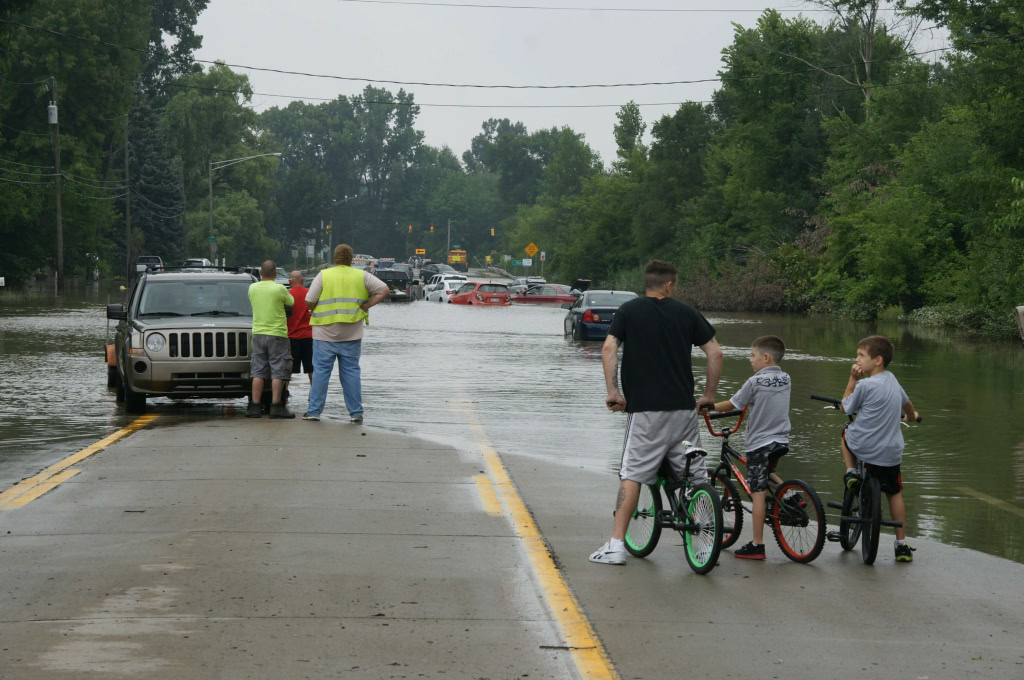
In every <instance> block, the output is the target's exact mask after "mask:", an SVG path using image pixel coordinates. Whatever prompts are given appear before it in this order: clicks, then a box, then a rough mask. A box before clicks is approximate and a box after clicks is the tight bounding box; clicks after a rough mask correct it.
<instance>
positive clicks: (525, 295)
mask: <svg viewBox="0 0 1024 680" xmlns="http://www.w3.org/2000/svg"><path fill="white" fill-rule="evenodd" d="M577 297H579V293H574V292H573V290H572V288H570V287H569V286H565V285H562V284H559V283H546V284H544V285H540V286H533V287H532V288H527V289H526V290H525V291H524V292H522V293H518V294H516V295H513V296H512V302H517V303H535V304H554V305H561V304H565V303H566V302H575V301H576V298H577Z"/></svg>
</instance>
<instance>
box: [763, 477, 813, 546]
mask: <svg viewBox="0 0 1024 680" xmlns="http://www.w3.org/2000/svg"><path fill="white" fill-rule="evenodd" d="M770 521H771V525H772V532H773V533H774V534H775V542H776V543H778V544H779V547H780V548H782V552H784V553H785V554H786V557H788V558H789V559H791V560H793V561H794V562H799V563H801V564H807V563H808V562H812V561H814V559H815V558H816V557H817V556H818V555H820V554H821V549H822V548H823V547H824V546H825V534H826V533H827V532H826V527H825V508H823V507H822V505H821V499H820V498H818V494H817V493H816V492H815V491H814V489H812V488H811V487H810V486H809V485H808V484H806V483H805V482H801V481H800V480H799V479H790V480H788V481H785V482H783V483H782V484H779V488H778V489H776V490H775V502H774V503H773V504H772V514H771V517H770Z"/></svg>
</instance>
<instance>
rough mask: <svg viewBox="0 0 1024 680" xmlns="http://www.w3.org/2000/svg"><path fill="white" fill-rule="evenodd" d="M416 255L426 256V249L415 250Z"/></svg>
mask: <svg viewBox="0 0 1024 680" xmlns="http://www.w3.org/2000/svg"><path fill="white" fill-rule="evenodd" d="M416 254H417V255H426V254H427V249H426V248H417V249H416Z"/></svg>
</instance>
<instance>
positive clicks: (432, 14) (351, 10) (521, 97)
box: [196, 0, 945, 163]
mask: <svg viewBox="0 0 1024 680" xmlns="http://www.w3.org/2000/svg"><path fill="white" fill-rule="evenodd" d="M425 1H427V2H431V1H435V0H425ZM436 1H437V2H476V3H479V4H499V3H503V2H504V3H505V4H519V5H535V6H536V5H540V6H548V7H555V6H563V7H564V6H575V7H580V6H586V7H591V8H594V7H604V8H613V7H643V8H687V9H728V10H729V11H716V12H708V13H653V12H600V11H585V12H578V11H545V10H529V9H526V10H513V9H478V8H469V7H425V6H410V5H386V4H374V3H363V2H345V1H343V0H290V1H288V2H285V1H284V0H211V2H210V6H209V8H208V9H207V10H206V11H205V12H204V13H203V14H202V15H201V16H200V18H199V24H198V27H197V29H196V30H197V31H198V32H199V33H200V34H201V35H202V36H203V48H202V49H201V50H200V51H199V53H198V55H197V56H198V57H199V58H201V59H211V60H212V59H220V60H223V61H226V62H228V63H232V64H245V65H249V66H258V67H270V68H277V69H285V70H292V71H305V72H312V73H320V74H329V75H339V76H351V77H360V78H381V79H386V80H398V81H424V82H446V83H471V84H507V85H562V84H587V83H628V82H649V81H664V80H673V81H675V80H696V79H703V78H714V77H715V75H716V72H717V71H718V69H719V67H720V65H721V51H722V49H723V48H724V47H726V46H727V45H729V44H730V43H731V42H732V35H733V31H734V27H733V25H732V24H733V22H735V23H739V24H741V25H743V26H745V27H749V26H752V25H754V23H755V22H756V20H757V17H758V13H759V12H760V11H761V10H764V9H765V8H768V7H778V8H782V7H790V8H793V7H801V6H803V7H808V5H806V4H802V3H799V2H795V1H792V0H790V1H788V2H787V1H785V0H783V1H782V2H776V3H770V2H755V1H754V0H725V1H724V2H719V0H693V1H685V2H682V1H672V0H436ZM743 10H746V11H743ZM750 10H755V11H750ZM785 16H787V17H789V16H796V13H794V12H787V13H786V14H785ZM809 16H812V17H815V18H817V19H818V20H824V17H823V15H821V14H809ZM944 44H945V43H944V40H943V39H942V38H941V37H939V36H933V35H931V34H927V33H926V34H925V35H923V36H922V39H921V40H920V41H919V42H918V48H919V49H929V48H934V47H941V46H944ZM933 56H939V55H933ZM236 70H238V71H240V72H242V73H246V74H247V75H248V76H249V79H250V82H251V83H252V85H253V88H254V89H255V90H256V92H260V93H269V94H283V95H289V97H286V98H277V97H267V96H259V95H258V96H256V97H254V98H253V105H254V107H255V108H256V109H257V110H258V111H263V110H265V109H267V108H269V107H271V106H286V105H287V103H288V101H289V100H290V99H307V100H309V101H312V98H314V97H323V98H328V99H330V98H334V97H337V96H338V95H353V94H358V93H359V92H360V91H361V90H362V89H363V87H364V86H365V85H366V83H365V82H351V81H341V80H332V79H322V78H312V77H305V76H294V75H283V74H275V73H266V72H259V71H249V70H246V69H240V68H237V69H236ZM382 86H383V87H387V88H388V89H390V90H392V91H395V92H396V91H397V90H398V89H399V87H401V86H399V85H382ZM716 87H717V83H698V84H691V85H666V86H645V87H619V88H594V89H581V90H490V89H473V88H449V87H430V86H422V85H411V86H406V87H405V89H406V90H407V91H411V92H413V93H414V94H415V99H416V102H417V103H418V104H420V105H421V106H422V108H421V109H420V115H419V118H418V120H417V127H418V128H419V129H421V130H423V131H424V132H425V134H426V142H427V143H428V144H431V145H434V146H443V145H448V146H449V147H451V148H452V150H453V151H455V153H456V154H457V155H459V156H461V155H462V152H463V151H464V150H466V149H467V148H468V147H469V142H470V140H471V139H472V137H473V136H474V135H476V134H477V133H478V132H479V131H480V125H481V123H482V122H483V121H485V120H486V119H488V118H510V119H511V120H513V121H515V120H520V121H522V122H523V123H525V124H526V126H527V127H528V128H529V129H530V130H535V129H538V128H544V127H552V126H562V125H568V126H570V127H571V128H573V129H574V130H576V131H577V132H582V133H583V134H584V135H585V136H586V139H587V141H588V142H589V143H590V145H591V146H592V147H593V148H594V149H596V150H597V151H598V152H599V153H600V154H601V158H602V159H603V160H604V161H605V162H606V163H608V162H610V161H611V160H612V159H614V157H615V140H614V138H613V136H612V126H613V125H614V124H615V112H616V111H617V110H618V106H620V105H621V104H624V103H626V102H628V101H630V100H634V101H636V102H637V103H639V104H646V103H651V104H653V103H658V102H671V103H669V104H662V105H657V106H643V107H642V109H641V111H642V113H643V116H644V120H645V121H646V122H647V123H648V136H649V134H650V126H651V123H652V122H653V121H655V120H657V119H658V118H660V117H661V116H662V115H664V114H666V113H671V112H673V111H674V110H675V109H676V108H677V107H678V102H682V101H688V100H707V99H710V97H711V93H712V92H713V91H714V90H715V89H716ZM429 104H475V105H481V106H486V105H492V106H493V107H488V108H450V107H434V106H428V105H429ZM538 104H543V105H551V104H559V105H566V104H574V105H580V104H588V105H592V104H611V105H613V106H608V107H605V108H542V109H538V108H533V109H530V108H512V105H538Z"/></svg>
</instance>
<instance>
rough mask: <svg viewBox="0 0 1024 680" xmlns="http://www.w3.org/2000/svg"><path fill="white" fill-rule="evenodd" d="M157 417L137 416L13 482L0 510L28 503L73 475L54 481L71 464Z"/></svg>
mask: <svg viewBox="0 0 1024 680" xmlns="http://www.w3.org/2000/svg"><path fill="white" fill-rule="evenodd" d="M159 417H160V416H158V415H156V414H150V415H145V416H139V417H138V418H136V419H135V420H133V421H132V422H131V423H129V424H128V425H127V426H125V427H122V428H121V429H120V430H118V431H117V432H114V433H113V434H111V435H109V436H107V437H104V438H103V439H101V440H99V441H98V442H96V443H95V444H92V445H90V446H87V447H85V448H84V449H82V450H81V451H79V452H78V453H74V454H72V455H70V456H68V457H67V458H65V459H63V460H61V461H58V462H56V463H54V464H53V465H51V466H50V467H48V468H46V469H45V470H43V471H42V472H40V473H39V474H37V475H34V476H32V477H29V478H28V479H25V480H22V481H21V482H19V483H18V484H15V485H14V486H12V487H11V488H10V489H8V490H7V491H4V492H3V493H0V510H10V509H13V508H18V507H21V506H22V505H25V503H28V502H29V501H31V500H33V499H35V498H38V497H39V496H41V495H43V494H44V493H46V491H49V490H50V489H52V488H53V487H55V486H57V484H60V483H61V482H63V481H65V480H67V479H70V478H71V477H72V476H74V474H71V475H67V476H66V477H63V478H62V479H61V480H60V481H54V480H56V479H57V477H60V476H61V475H60V474H59V473H61V472H63V471H64V470H66V469H67V468H69V467H71V466H72V465H75V464H76V463H79V462H81V461H83V460H85V459H86V458H88V457H89V456H91V455H93V454H95V453H97V452H98V451H102V450H103V449H105V448H107V447H108V446H110V445H111V444H113V443H114V442H116V441H118V440H121V439H124V438H125V437H127V436H128V435H130V434H132V433H133V432H135V431H137V430H140V429H142V428H143V427H145V426H146V425H149V424H150V423H151V422H153V421H154V420H156V419H157V418H159ZM75 472H77V471H75ZM44 485H45V487H46V488H45V490H44V491H40V492H39V493H35V489H37V488H38V487H40V486H44ZM30 492H31V493H32V497H31V498H29V499H28V500H26V501H24V502H19V500H20V498H21V496H23V495H26V494H29V493H30Z"/></svg>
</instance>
